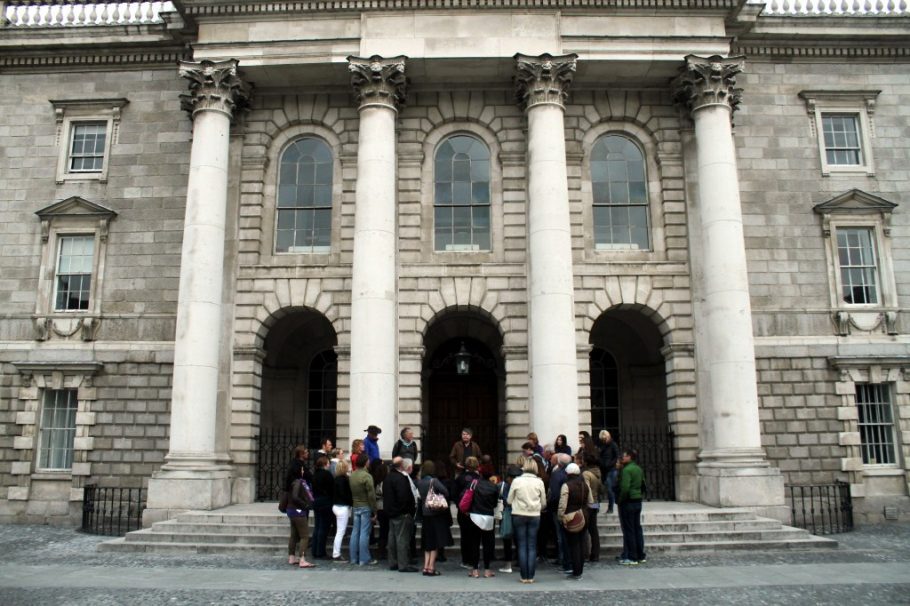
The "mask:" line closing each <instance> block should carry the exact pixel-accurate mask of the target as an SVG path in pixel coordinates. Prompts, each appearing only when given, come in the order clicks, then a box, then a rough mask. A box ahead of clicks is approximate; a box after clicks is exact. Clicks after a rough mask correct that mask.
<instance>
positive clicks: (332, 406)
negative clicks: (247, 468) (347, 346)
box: [259, 308, 338, 447]
mask: <svg viewBox="0 0 910 606" xmlns="http://www.w3.org/2000/svg"><path fill="white" fill-rule="evenodd" d="M337 344H338V337H337V335H336V333H335V330H334V328H333V327H332V324H331V323H330V322H329V321H328V320H327V319H326V318H325V316H323V315H322V314H320V313H319V312H317V311H314V310H312V309H308V308H297V309H295V310H293V311H288V312H287V313H285V314H284V315H283V316H282V317H281V318H280V319H278V320H277V321H276V322H275V323H274V324H273V325H272V326H271V327H270V329H269V331H268V334H267V335H266V337H265V347H264V352H263V353H264V356H263V360H262V395H261V398H262V400H261V407H260V417H259V426H260V435H268V434H270V433H274V432H277V431H279V430H280V431H284V432H290V433H293V434H295V435H299V436H301V439H302V440H303V441H305V442H306V444H307V445H308V446H311V447H316V446H317V445H318V443H319V441H320V440H321V439H322V438H324V437H329V438H332V439H333V440H334V439H335V433H336V431H337V392H336V389H337V383H338V373H337V356H336V354H335V346H336V345H337Z"/></svg>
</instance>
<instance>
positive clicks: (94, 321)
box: [82, 318, 101, 341]
mask: <svg viewBox="0 0 910 606" xmlns="http://www.w3.org/2000/svg"><path fill="white" fill-rule="evenodd" d="M100 326H101V321H100V320H99V319H98V318H83V320H82V340H83V341H94V340H95V335H97V334H98V328H99V327H100Z"/></svg>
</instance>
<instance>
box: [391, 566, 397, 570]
mask: <svg viewBox="0 0 910 606" xmlns="http://www.w3.org/2000/svg"><path fill="white" fill-rule="evenodd" d="M389 570H398V566H389Z"/></svg>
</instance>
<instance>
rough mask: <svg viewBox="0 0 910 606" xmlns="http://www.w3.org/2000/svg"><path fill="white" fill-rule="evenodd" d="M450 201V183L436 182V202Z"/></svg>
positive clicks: (444, 202) (449, 202) (448, 202)
mask: <svg viewBox="0 0 910 606" xmlns="http://www.w3.org/2000/svg"><path fill="white" fill-rule="evenodd" d="M451 203H452V185H451V184H450V183H437V184H436V204H451Z"/></svg>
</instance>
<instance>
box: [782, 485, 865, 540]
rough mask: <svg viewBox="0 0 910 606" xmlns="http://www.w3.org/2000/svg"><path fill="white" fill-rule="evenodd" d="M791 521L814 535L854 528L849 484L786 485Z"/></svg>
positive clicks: (846, 530) (848, 530) (847, 530)
mask: <svg viewBox="0 0 910 606" xmlns="http://www.w3.org/2000/svg"><path fill="white" fill-rule="evenodd" d="M787 498H788V500H789V501H790V515H791V517H792V521H791V524H792V525H793V526H796V527H797V528H803V529H805V530H808V531H809V532H811V533H812V534H835V533H839V532H850V531H851V530H853V501H852V500H851V498H850V484H848V483H847V482H835V483H833V484H813V485H806V486H791V485H788V486H787Z"/></svg>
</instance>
